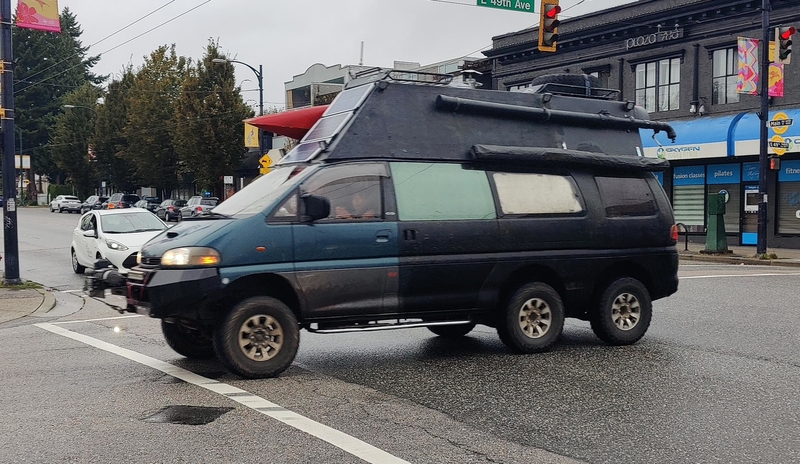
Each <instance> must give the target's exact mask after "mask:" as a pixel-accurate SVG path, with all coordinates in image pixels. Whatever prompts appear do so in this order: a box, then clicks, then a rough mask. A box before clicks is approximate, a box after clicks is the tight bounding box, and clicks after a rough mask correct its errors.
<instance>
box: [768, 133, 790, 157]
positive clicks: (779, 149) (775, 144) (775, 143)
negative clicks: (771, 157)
mask: <svg viewBox="0 0 800 464" xmlns="http://www.w3.org/2000/svg"><path fill="white" fill-rule="evenodd" d="M768 145H769V147H770V148H772V151H773V152H775V154H776V155H778V156H782V155H783V154H784V153H786V150H787V149H788V148H789V144H788V143H787V142H786V140H784V139H783V137H781V136H780V135H773V136H772V138H771V139H769V143H768Z"/></svg>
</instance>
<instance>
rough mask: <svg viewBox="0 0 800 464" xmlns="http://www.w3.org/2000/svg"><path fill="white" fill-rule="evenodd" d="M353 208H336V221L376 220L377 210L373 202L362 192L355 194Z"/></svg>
mask: <svg viewBox="0 0 800 464" xmlns="http://www.w3.org/2000/svg"><path fill="white" fill-rule="evenodd" d="M351 202H352V205H353V206H352V208H350V209H347V208H345V207H343V206H337V207H336V219H374V218H375V217H376V214H375V209H376V208H374V207H373V205H371V204H370V203H372V202H371V201H368V200H367V199H366V198H364V196H363V195H362V194H361V192H356V193H354V194H353V197H352V199H351Z"/></svg>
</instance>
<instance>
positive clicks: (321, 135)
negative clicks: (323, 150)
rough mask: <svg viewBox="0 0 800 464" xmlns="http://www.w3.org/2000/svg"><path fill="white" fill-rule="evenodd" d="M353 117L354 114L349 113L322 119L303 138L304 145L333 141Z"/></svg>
mask: <svg viewBox="0 0 800 464" xmlns="http://www.w3.org/2000/svg"><path fill="white" fill-rule="evenodd" d="M351 116H353V113H352V112H347V113H339V114H335V115H333V116H323V117H321V118H320V119H319V121H317V123H316V124H314V127H312V128H311V130H309V131H308V133H307V134H306V135H305V137H303V143H306V142H317V141H320V140H326V141H327V140H330V139H332V138H333V136H334V135H336V134H338V133H339V131H341V130H342V127H344V125H345V124H346V123H347V121H348V120H349V119H350V117H351Z"/></svg>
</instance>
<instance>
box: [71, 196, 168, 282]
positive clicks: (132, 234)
mask: <svg viewBox="0 0 800 464" xmlns="http://www.w3.org/2000/svg"><path fill="white" fill-rule="evenodd" d="M166 228H167V225H166V224H164V222H163V221H161V220H160V219H158V218H157V217H155V216H154V215H152V214H150V213H149V212H147V211H142V210H139V209H128V208H125V209H123V208H120V209H112V210H96V211H95V210H93V211H89V212H88V213H86V214H84V215H83V216H82V217H81V219H80V220H79V221H78V225H77V226H76V227H75V230H74V231H73V232H72V248H71V249H70V252H71V253H72V270H73V271H74V272H75V273H76V274H83V271H84V270H85V269H86V268H87V267H90V266H93V265H94V262H95V261H96V260H98V259H103V258H104V259H107V260H109V261H110V262H111V264H113V265H114V266H115V267H116V268H117V269H118V270H119V272H120V274H127V273H128V269H130V268H131V267H133V266H135V265H136V255H137V254H138V253H139V250H140V249H141V248H142V245H144V244H145V243H147V241H148V240H150V239H151V238H153V237H155V236H156V235H158V234H159V233H161V231H163V230H164V229H166Z"/></svg>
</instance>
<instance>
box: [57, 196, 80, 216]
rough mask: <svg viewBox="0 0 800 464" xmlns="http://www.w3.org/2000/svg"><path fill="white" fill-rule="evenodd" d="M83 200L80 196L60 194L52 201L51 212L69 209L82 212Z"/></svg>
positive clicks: (69, 210) (68, 210) (71, 211)
mask: <svg viewBox="0 0 800 464" xmlns="http://www.w3.org/2000/svg"><path fill="white" fill-rule="evenodd" d="M81 205H82V203H81V201H80V200H79V199H78V197H75V196H72V195H59V196H57V197H56V198H55V199H54V200H53V201H51V202H50V212H51V213H55V212H56V211H57V212H59V213H60V212H62V211H67V212H70V213H80V212H81Z"/></svg>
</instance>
